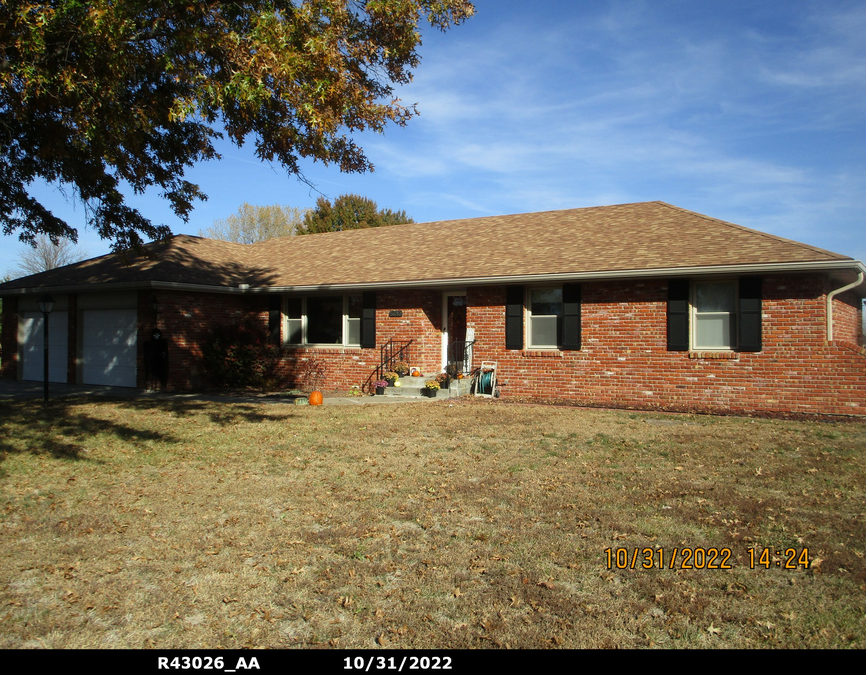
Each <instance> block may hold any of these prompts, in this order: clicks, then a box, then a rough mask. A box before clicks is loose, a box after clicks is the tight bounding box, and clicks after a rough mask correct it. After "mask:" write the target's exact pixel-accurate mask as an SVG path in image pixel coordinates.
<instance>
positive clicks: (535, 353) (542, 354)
mask: <svg viewBox="0 0 866 675" xmlns="http://www.w3.org/2000/svg"><path fill="white" fill-rule="evenodd" d="M520 355H521V356H526V357H529V358H536V359H560V358H562V352H561V351H560V350H559V349H553V348H550V349H524V350H523V351H521V352H520Z"/></svg>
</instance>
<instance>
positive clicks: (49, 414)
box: [0, 399, 178, 462]
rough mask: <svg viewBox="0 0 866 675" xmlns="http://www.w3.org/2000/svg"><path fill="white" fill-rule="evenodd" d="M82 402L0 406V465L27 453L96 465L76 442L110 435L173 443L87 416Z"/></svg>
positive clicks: (166, 436)
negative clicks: (89, 437)
mask: <svg viewBox="0 0 866 675" xmlns="http://www.w3.org/2000/svg"><path fill="white" fill-rule="evenodd" d="M82 403H83V401H81V400H69V399H65V400H58V401H53V402H52V403H51V405H50V406H49V407H47V408H46V407H44V406H43V405H42V404H41V403H35V402H33V401H22V402H15V403H10V402H2V403H0V461H2V459H3V457H5V456H6V455H7V454H16V453H21V452H28V453H31V454H34V455H43V454H44V455H51V456H52V457H56V458H58V459H67V460H86V461H90V462H93V461H98V460H94V459H92V458H90V457H87V454H86V451H85V449H84V447H83V446H82V445H81V444H80V442H79V439H81V438H82V437H87V436H94V435H97V434H109V435H113V436H115V437H117V438H118V439H121V440H124V441H159V442H162V443H175V442H178V439H176V438H175V437H173V436H172V435H171V434H169V433H165V432H162V431H154V430H151V429H139V428H136V427H134V426H132V425H130V424H126V423H124V422H122V421H113V420H107V419H104V418H96V417H92V416H90V415H88V414H87V413H86V412H84V410H83V409H82Z"/></svg>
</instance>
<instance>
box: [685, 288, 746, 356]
mask: <svg viewBox="0 0 866 675" xmlns="http://www.w3.org/2000/svg"><path fill="white" fill-rule="evenodd" d="M737 304H738V303H737V282H736V281H733V280H730V281H706V282H704V281H700V282H695V283H694V284H693V285H692V302H691V309H692V320H693V322H692V325H693V326H694V329H693V332H692V343H693V344H692V348H693V349H736V348H737V334H738V325H737V324H738V317H737Z"/></svg>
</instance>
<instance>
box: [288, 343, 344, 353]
mask: <svg viewBox="0 0 866 675" xmlns="http://www.w3.org/2000/svg"><path fill="white" fill-rule="evenodd" d="M283 349H284V350H287V351H289V350H291V351H305V352H336V351H340V352H359V351H361V347H360V346H359V345H283Z"/></svg>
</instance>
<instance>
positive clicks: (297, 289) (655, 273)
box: [0, 260, 866, 297]
mask: <svg viewBox="0 0 866 675" xmlns="http://www.w3.org/2000/svg"><path fill="white" fill-rule="evenodd" d="M834 271H839V272H844V271H849V272H852V273H854V274H859V273H860V272H863V273H866V265H864V264H863V263H862V262H860V261H858V260H826V261H811V262H788V263H752V264H744V265H707V266H697V267H665V268H656V269H642V270H602V271H598V272H567V273H561V274H518V275H506V276H489V277H460V278H451V279H412V280H392V281H375V282H358V283H337V284H316V285H298V286H262V287H246V284H241V286H244V287H243V288H241V287H240V286H215V285H204V284H188V283H181V282H170V281H145V282H140V281H138V282H137V281H130V282H119V283H101V284H99V288H100V291H105V292H107V291H121V290H144V289H153V290H172V291H194V292H198V293H231V294H235V293H239V294H268V293H314V292H322V291H340V292H344V291H352V290H370V289H377V288H378V289H381V288H388V289H400V288H452V287H466V286H489V285H505V284H534V283H559V282H566V281H573V282H581V281H604V280H618V279H658V278H671V277H691V276H694V277H698V276H734V275H754V274H778V273H783V272H834ZM48 288H50V289H51V290H52V291H53V292H55V293H87V292H100V291H95V290H94V284H84V285H70V286H36V287H32V288H17V289H10V290H8V291H2V290H0V297H3V296H6V297H10V296H15V295H30V294H32V293H41V292H43V291H44V290H46V289H48Z"/></svg>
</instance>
